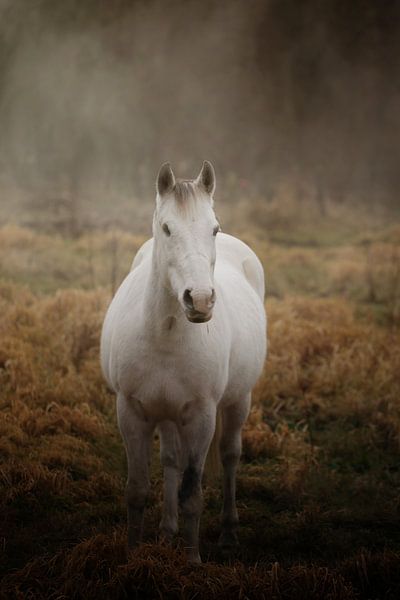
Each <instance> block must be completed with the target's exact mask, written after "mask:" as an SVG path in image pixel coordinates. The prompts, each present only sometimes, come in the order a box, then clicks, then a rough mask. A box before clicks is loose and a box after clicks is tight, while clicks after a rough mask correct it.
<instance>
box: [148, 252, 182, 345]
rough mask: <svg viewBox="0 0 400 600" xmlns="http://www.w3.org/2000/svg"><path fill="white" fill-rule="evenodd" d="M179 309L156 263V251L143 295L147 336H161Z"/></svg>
mask: <svg viewBox="0 0 400 600" xmlns="http://www.w3.org/2000/svg"><path fill="white" fill-rule="evenodd" d="M180 310H181V308H180V305H179V302H178V300H177V299H176V298H175V297H174V296H173V295H172V294H171V293H170V291H169V289H168V283H167V278H166V273H165V271H164V269H163V267H162V265H161V264H160V262H159V261H157V256H156V250H155V249H154V248H153V256H152V258H151V262H150V273H149V277H148V279H147V284H146V290H145V294H144V322H145V329H146V332H148V333H149V335H155V336H157V337H158V336H160V335H161V336H163V335H165V334H166V332H167V331H169V330H170V329H171V323H172V319H175V318H176V317H177V316H178V314H179V312H180Z"/></svg>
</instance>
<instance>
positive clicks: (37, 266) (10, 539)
mask: <svg viewBox="0 0 400 600" xmlns="http://www.w3.org/2000/svg"><path fill="white" fill-rule="evenodd" d="M245 208H246V211H247V213H254V214H251V215H250V217H249V216H248V214H246V217H245V218H244V219H242V220H240V219H239V218H238V214H239V213H240V214H243V211H244V208H243V207H242V206H236V207H234V209H232V211H231V214H230V219H231V222H229V219H228V218H226V219H225V222H226V223H227V227H226V229H227V230H228V231H231V232H234V233H238V234H239V235H240V236H241V237H242V238H243V239H244V240H245V241H247V242H248V243H250V244H251V245H252V247H253V248H254V249H255V250H256V251H257V253H258V254H259V256H260V257H261V259H262V260H263V263H264V266H265V271H266V276H267V302H266V307H267V312H268V317H269V333H268V336H269V356H268V360H267V363H266V366H265V370H264V373H263V375H262V377H261V379H260V381H259V383H258V385H257V388H256V390H255V392H254V403H253V409H252V412H251V415H250V418H249V421H248V423H247V425H246V427H245V430H244V433H243V459H242V464H241V468H240V473H239V477H238V509H239V515H240V519H241V527H240V541H241V549H240V550H239V551H238V552H237V553H236V554H235V555H234V556H232V557H230V558H229V559H227V558H226V557H225V556H222V555H221V554H220V553H219V551H218V548H217V545H216V542H217V539H218V534H219V511H220V506H221V498H220V491H219V487H218V485H216V484H214V483H213V484H207V482H206V486H205V492H204V493H205V510H204V514H203V520H202V528H201V540H202V555H203V558H204V559H205V560H206V561H208V562H206V563H205V564H204V565H202V566H201V567H196V568H193V567H190V566H189V565H187V563H186V562H185V559H184V557H183V555H182V553H181V551H180V546H179V540H178V541H177V544H176V547H174V548H169V547H166V546H162V545H158V544H157V543H156V537H157V528H158V520H159V516H160V507H161V491H162V490H161V471H160V469H159V465H158V459H157V456H156V453H157V446H158V440H157V439H155V442H154V461H153V478H152V480H153V486H152V494H151V498H150V502H149V506H148V510H147V515H146V533H145V539H146V544H145V545H144V546H143V547H141V548H140V549H139V550H138V551H135V552H133V553H130V554H129V555H128V554H127V551H126V547H125V535H126V529H125V507H124V503H123V489H124V478H125V473H126V465H125V456H124V451H123V446H122V442H121V440H120V436H119V433H118V430H117V427H116V418H115V408H114V398H113V396H112V395H111V394H110V393H109V391H108V390H107V389H106V387H105V385H104V382H103V380H102V376H101V373H100V368H99V361H98V346H99V333H100V328H101V323H102V319H103V316H104V311H105V309H106V306H107V303H108V302H109V300H110V298H111V294H112V292H113V290H115V287H116V286H117V285H118V283H119V281H120V280H121V278H122V277H123V276H124V274H125V273H126V272H127V270H128V269H129V266H130V262H131V260H132V257H133V255H134V253H135V251H136V250H137V248H138V247H139V245H140V244H141V243H142V241H143V240H144V238H143V237H142V236H141V235H130V234H128V233H126V232H123V231H119V230H115V231H109V232H107V233H104V232H101V231H92V232H87V233H83V234H82V235H80V236H78V237H75V238H67V237H62V236H61V235H58V234H56V233H53V234H51V233H40V232H37V231H36V232H35V231H33V230H31V229H27V228H22V227H19V226H17V225H5V226H3V227H2V228H1V229H0V308H1V310H0V410H1V420H0V430H1V438H0V490H1V493H0V504H1V516H0V557H1V560H0V570H1V571H0V575H1V577H2V580H1V583H0V597H2V598H5V599H9V598H10V599H11V598H16V599H17V598H18V599H22V598H32V599H45V598H46V599H49V598H50V599H54V600H55V599H56V598H57V599H60V598H68V599H69V598H85V599H92V598H93V599H101V598H128V597H129V598H147V597H148V598H166V597H168V598H195V597H197V598H213V597H215V598H229V599H232V598H255V599H256V598H257V599H258V598H277V599H289V598H300V599H302V598H304V600H305V599H314V598H326V599H331V600H336V599H337V600H339V599H343V600H344V599H351V598H365V599H367V598H368V599H371V600H372V599H374V600H375V599H381V598H382V599H392V598H393V599H395V598H396V599H397V598H398V597H399V596H400V529H399V511H400V505H399V503H400V500H399V498H400V496H399V492H400V461H399V458H400V226H399V225H396V224H394V223H393V222H392V223H391V222H389V221H386V222H385V221H384V220H382V221H379V220H375V221H370V222H368V220H367V219H366V218H364V217H359V216H356V217H354V215H352V217H351V218H343V215H340V214H339V215H335V214H333V215H331V216H330V218H329V219H327V220H326V221H321V217H320V216H317V215H314V217H313V216H312V215H311V217H310V213H309V212H308V213H307V214H308V218H307V214H306V215H304V216H303V217H302V218H297V219H296V224H297V225H296V226H295V224H294V221H293V222H290V219H289V218H288V216H287V215H284V217H285V218H283V217H282V219H281V221H279V219H277V216H276V214H274V213H273V209H271V211H272V212H271V213H270V214H264V213H261V214H259V213H257V210H258V208H257V204H256V203H255V204H254V205H253V206H251V208H249V207H248V206H246V207H245ZM235 211H236V212H235ZM250 218H251V219H252V222H253V223H257V225H253V226H252V227H251V228H249V227H248V226H247V225H246V223H248V222H249V219H250ZM263 219H266V220H267V224H265V223H264V221H263ZM317 219H319V220H317ZM241 222H243V226H241V225H238V223H241ZM271 223H273V224H274V226H273V227H272V225H271Z"/></svg>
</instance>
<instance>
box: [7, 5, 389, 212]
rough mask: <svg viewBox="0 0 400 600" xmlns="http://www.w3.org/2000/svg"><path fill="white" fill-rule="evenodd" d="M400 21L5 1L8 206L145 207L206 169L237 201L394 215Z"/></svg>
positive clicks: (332, 11) (332, 12) (358, 15)
mask: <svg viewBox="0 0 400 600" xmlns="http://www.w3.org/2000/svg"><path fill="white" fill-rule="evenodd" d="M399 6H400V3H399V2H396V1H385V2H381V1H379V0H370V1H366V0H364V1H363V0H355V1H352V2H346V1H345V0H329V1H328V0H304V1H302V2H297V1H295V0H269V1H262V0H247V1H245V0H232V1H220V2H217V1H215V0H203V1H199V0H196V1H194V0H189V1H183V0H172V1H168V2H166V1H162V0H155V1H144V0H142V1H139V0H137V1H128V0H115V1H111V0H108V1H106V0H97V1H95V0H79V1H78V0H63V1H61V0H37V1H32V0H18V1H15V0H2V1H1V2H0V126H1V138H0V167H1V171H0V181H1V190H2V191H1V196H0V198H1V203H2V204H3V205H6V204H7V203H8V204H9V203H10V202H11V203H14V204H15V205H16V204H17V203H18V202H22V203H24V202H25V203H26V202H30V203H31V204H32V205H33V206H34V205H35V202H38V203H40V202H41V201H42V200H43V199H44V200H46V199H47V200H49V201H51V199H52V198H60V197H68V198H70V199H71V198H72V199H73V202H75V203H77V204H78V205H81V204H82V205H84V204H85V203H86V204H90V205H91V206H92V208H93V206H94V207H95V209H96V207H97V208H98V209H99V210H100V208H101V207H106V206H107V205H108V204H111V205H112V206H113V207H114V209H115V207H118V206H121V207H123V206H124V202H127V201H129V202H135V203H137V206H139V205H140V202H142V201H143V202H144V201H146V202H147V200H148V199H150V198H152V197H153V196H154V180H155V176H156V173H157V170H158V168H159V165H160V164H161V163H162V162H163V161H166V160H169V161H170V162H171V163H172V164H173V166H174V168H175V170H176V172H177V174H178V175H180V176H183V177H193V176H195V175H196V174H197V172H198V170H199V169H200V166H201V162H202V160H203V159H204V158H207V159H209V160H211V161H212V162H213V163H214V165H215V167H216V170H217V174H218V177H219V182H220V188H219V189H220V194H221V196H222V198H223V200H226V201H227V200H228V199H235V198H237V197H240V195H241V194H246V193H248V194H256V195H258V196H260V197H262V198H264V199H265V201H266V202H268V201H270V200H271V199H272V198H274V197H275V196H276V194H279V189H280V187H281V186H282V183H285V182H290V184H291V185H292V188H293V190H294V191H295V194H297V198H298V201H299V202H301V199H302V198H303V197H304V195H305V194H306V195H314V196H315V197H316V199H317V201H319V202H321V207H322V208H323V203H324V201H325V199H326V198H329V199H330V201H333V202H349V203H350V202H353V203H358V204H361V205H362V206H377V205H383V206H387V207H391V208H395V207H396V206H397V205H398V186H399V183H400V171H399V159H400V150H399V139H400V111H399V100H400V89H399V82H400V77H399V75H400V73H399V56H400V36H399V35H398V33H399V23H400V18H399V17H400V10H399ZM228 197H229V198H228ZM96 203H98V204H96Z"/></svg>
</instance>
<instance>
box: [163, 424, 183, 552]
mask: <svg viewBox="0 0 400 600" xmlns="http://www.w3.org/2000/svg"><path fill="white" fill-rule="evenodd" d="M159 431H160V441H161V447H160V457H161V464H162V466H163V469H164V498H163V508H162V518H161V523H160V533H161V537H162V538H163V539H164V540H166V541H168V542H170V541H171V540H172V538H173V536H174V535H175V533H177V531H178V489H179V483H180V479H181V468H182V467H181V463H182V456H181V454H182V453H181V439H180V435H179V431H178V428H177V426H176V424H175V423H173V422H172V421H163V422H162V423H160V425H159Z"/></svg>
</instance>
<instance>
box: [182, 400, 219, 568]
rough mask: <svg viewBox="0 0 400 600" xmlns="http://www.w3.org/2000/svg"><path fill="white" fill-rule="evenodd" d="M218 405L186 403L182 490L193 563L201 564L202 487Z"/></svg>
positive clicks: (188, 549) (185, 529)
mask: <svg viewBox="0 0 400 600" xmlns="http://www.w3.org/2000/svg"><path fill="white" fill-rule="evenodd" d="M215 415H216V408H215V404H211V403H209V404H206V405H203V406H198V405H197V403H196V402H193V403H190V404H189V405H187V411H186V414H185V415H184V417H183V425H182V429H181V434H182V445H183V458H184V471H183V477H182V483H181V487H180V490H179V504H180V507H181V510H182V513H183V520H184V523H183V538H184V544H185V550H186V553H187V557H188V559H189V561H190V562H194V563H200V562H201V558H200V554H199V526H200V516H201V512H202V508H203V498H202V486H201V480H202V477H203V470H204V463H205V460H206V457H207V452H208V449H209V447H210V443H211V440H212V438H213V435H214V431H215Z"/></svg>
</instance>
